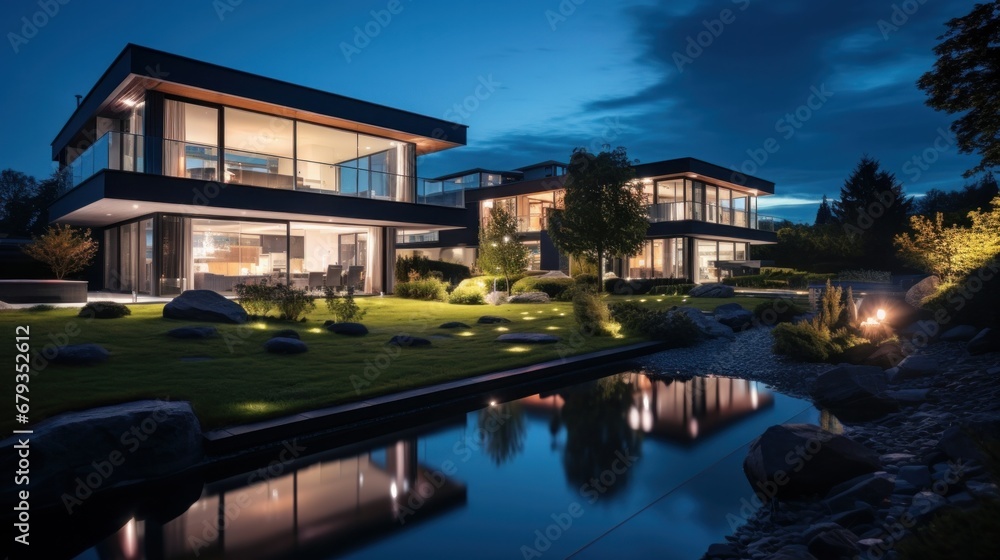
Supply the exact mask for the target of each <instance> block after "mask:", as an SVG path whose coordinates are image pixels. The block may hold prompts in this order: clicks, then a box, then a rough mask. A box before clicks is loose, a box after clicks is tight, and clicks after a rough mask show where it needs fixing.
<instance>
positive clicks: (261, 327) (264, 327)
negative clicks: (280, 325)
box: [253, 323, 267, 330]
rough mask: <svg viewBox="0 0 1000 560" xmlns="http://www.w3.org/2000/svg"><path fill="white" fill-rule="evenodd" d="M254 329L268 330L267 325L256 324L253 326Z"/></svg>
mask: <svg viewBox="0 0 1000 560" xmlns="http://www.w3.org/2000/svg"><path fill="white" fill-rule="evenodd" d="M253 328H255V329H259V330H265V329H267V323H254V324H253Z"/></svg>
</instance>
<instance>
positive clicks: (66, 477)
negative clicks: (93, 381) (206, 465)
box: [0, 400, 203, 511]
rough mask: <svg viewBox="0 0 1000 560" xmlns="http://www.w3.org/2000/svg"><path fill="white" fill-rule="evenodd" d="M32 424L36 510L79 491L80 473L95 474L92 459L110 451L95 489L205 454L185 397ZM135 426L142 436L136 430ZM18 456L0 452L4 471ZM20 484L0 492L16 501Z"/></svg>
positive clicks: (182, 465) (182, 466)
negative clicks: (108, 467)
mask: <svg viewBox="0 0 1000 560" xmlns="http://www.w3.org/2000/svg"><path fill="white" fill-rule="evenodd" d="M32 429H33V431H34V433H33V434H32V436H31V508H32V511H34V510H35V509H36V508H39V509H40V508H42V507H44V506H47V505H58V506H59V507H62V506H63V503H62V501H61V496H63V495H64V494H65V495H69V496H75V495H76V491H77V486H78V484H79V480H78V479H83V480H86V479H87V478H88V476H89V477H91V479H93V478H94V476H95V475H94V473H95V468H94V463H95V462H101V461H109V458H111V457H119V459H118V460H117V461H116V462H115V465H116V466H115V467H114V468H113V469H111V472H109V473H108V474H107V476H103V477H101V482H100V484H99V485H98V486H97V489H96V490H95V492H97V493H101V492H104V491H106V490H110V489H113V488H117V487H121V486H124V485H129V484H134V483H144V482H148V481H149V480H151V479H154V480H155V479H157V478H159V477H165V476H169V475H174V474H177V473H180V472H182V471H186V470H188V469H191V468H193V467H195V466H197V465H199V463H200V462H201V460H202V458H203V453H202V435H201V427H200V425H199V423H198V418H197V417H196V416H195V414H194V411H193V410H192V409H191V405H190V404H189V403H187V402H166V401H153V400H144V401H137V402H130V403H124V404H116V405H112V406H104V407H99V408H91V409H87V410H81V411H77V412H67V413H64V414H59V415H57V416H54V417H51V418H48V419H46V420H43V421H41V422H39V423H38V424H36V425H34V426H33V427H32ZM135 430H139V432H138V433H139V434H141V436H142V437H137V436H134V435H132V434H133V433H134V431H135ZM123 434H127V435H128V437H125V436H123ZM21 437H23V436H21ZM15 444H16V440H15V439H8V440H6V441H4V442H3V443H2V445H3V446H4V449H13V447H14V445H15ZM113 454H117V455H113ZM122 459H123V460H122ZM16 462H17V454H16V453H4V454H3V455H2V456H0V465H2V466H3V468H4V469H5V471H6V472H11V473H12V472H14V471H16V470H17V468H16V466H15V465H16ZM11 480H12V481H13V477H11ZM17 489H18V487H16V486H14V485H12V484H3V485H0V498H2V499H3V500H5V503H16V501H13V500H12V497H13V492H14V491H15V490H17ZM21 489H22V490H23V488H21Z"/></svg>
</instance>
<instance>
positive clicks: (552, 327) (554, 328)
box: [545, 325, 559, 331]
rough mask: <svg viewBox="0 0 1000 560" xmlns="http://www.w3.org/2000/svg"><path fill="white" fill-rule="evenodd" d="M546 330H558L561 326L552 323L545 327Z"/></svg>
mask: <svg viewBox="0 0 1000 560" xmlns="http://www.w3.org/2000/svg"><path fill="white" fill-rule="evenodd" d="M545 330H547V331H557V330H559V327H557V326H555V325H550V326H548V327H545Z"/></svg>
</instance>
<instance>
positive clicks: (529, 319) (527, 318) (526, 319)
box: [521, 317, 538, 321]
mask: <svg viewBox="0 0 1000 560" xmlns="http://www.w3.org/2000/svg"><path fill="white" fill-rule="evenodd" d="M521 318H522V319H524V320H525V321H534V320H535V319H537V318H538V317H521Z"/></svg>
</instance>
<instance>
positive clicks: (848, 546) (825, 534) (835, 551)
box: [809, 523, 861, 560]
mask: <svg viewBox="0 0 1000 560" xmlns="http://www.w3.org/2000/svg"><path fill="white" fill-rule="evenodd" d="M819 527H822V528H821V529H818V530H815V531H814V528H819ZM809 532H810V533H815V534H814V536H813V537H812V538H810V539H809V554H812V555H813V556H815V557H816V560H839V559H841V558H854V557H855V556H857V554H858V553H859V552H861V549H860V548H858V544H857V543H858V540H859V539H858V536H857V535H855V534H854V533H853V532H851V531H850V530H849V529H845V528H844V527H841V526H840V525H838V524H836V523H820V524H818V525H814V526H813V527H810V528H809Z"/></svg>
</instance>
